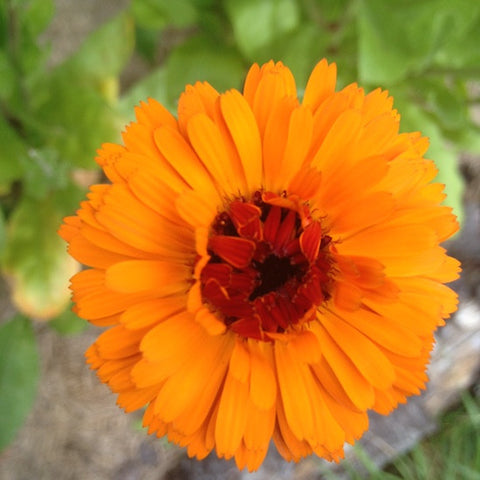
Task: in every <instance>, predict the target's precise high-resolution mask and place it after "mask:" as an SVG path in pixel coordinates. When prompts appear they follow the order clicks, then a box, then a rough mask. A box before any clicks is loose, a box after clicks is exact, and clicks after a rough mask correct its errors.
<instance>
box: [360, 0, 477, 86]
mask: <svg viewBox="0 0 480 480" xmlns="http://www.w3.org/2000/svg"><path fill="white" fill-rule="evenodd" d="M359 7H360V8H359V15H358V21H359V35H360V37H359V57H358V62H359V75H360V81H361V82H362V83H368V84H380V83H384V84H389V85H390V84H392V83H397V82H399V81H401V80H402V79H404V78H406V77H407V75H410V74H413V75H420V74H421V73H422V72H424V71H428V70H430V71H435V69H436V68H437V67H439V66H442V67H444V68H446V69H448V71H449V72H452V71H453V70H454V69H462V68H467V67H472V68H474V69H475V70H476V71H477V73H480V69H479V68H478V65H479V62H480V49H479V48H478V45H479V42H480V3H479V2H472V1H471V0H458V1H456V2H450V1H449V0H415V1H412V0H406V1H403V2H386V1H384V0H362V1H361V2H360V4H359Z"/></svg>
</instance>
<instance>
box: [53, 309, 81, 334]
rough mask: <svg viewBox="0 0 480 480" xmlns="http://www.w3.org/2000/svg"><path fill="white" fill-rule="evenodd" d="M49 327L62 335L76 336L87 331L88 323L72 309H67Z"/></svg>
mask: <svg viewBox="0 0 480 480" xmlns="http://www.w3.org/2000/svg"><path fill="white" fill-rule="evenodd" d="M48 325H49V326H50V327H52V328H53V329H54V330H56V331H57V332H58V333H61V334H62V335H74V334H76V333H82V332H83V331H85V329H86V328H87V327H88V322H86V321H85V320H82V319H81V318H79V317H78V316H77V315H75V313H73V312H72V310H71V308H67V309H66V310H65V311H64V312H62V313H61V314H60V315H59V316H58V317H56V318H54V319H53V320H51V321H50V322H48Z"/></svg>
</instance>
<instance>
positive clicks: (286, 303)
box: [200, 191, 331, 340]
mask: <svg viewBox="0 0 480 480" xmlns="http://www.w3.org/2000/svg"><path fill="white" fill-rule="evenodd" d="M330 240H331V238H330V237H329V236H328V235H324V234H323V233H322V228H321V225H320V222H319V221H318V220H313V219H312V217H311V215H310V210H309V208H308V206H307V205H306V204H304V203H302V202H300V200H299V199H298V198H297V197H294V196H287V195H286V194H284V195H282V196H278V195H275V194H272V193H269V192H263V193H262V192H260V191H257V192H255V194H254V195H253V196H252V199H251V200H250V201H246V200H245V199H236V200H233V201H232V202H231V203H230V204H229V206H228V209H227V210H226V211H224V212H222V213H219V214H218V215H217V216H216V217H215V220H214V222H213V224H212V226H211V232H210V238H209V242H208V253H209V255H210V256H211V258H210V261H209V262H208V263H207V265H206V266H205V267H204V268H203V270H202V274H201V278H200V280H201V283H202V297H203V301H204V302H205V303H206V304H207V305H209V307H210V308H211V309H212V310H213V311H214V312H216V313H217V314H218V315H219V317H220V318H222V320H223V321H224V322H225V324H226V325H227V327H228V328H230V329H231V330H233V331H234V332H236V333H238V334H240V335H242V336H244V337H249V338H256V339H260V340H270V339H271V337H269V334H275V333H282V332H285V331H286V330H288V329H289V327H292V326H295V325H298V324H301V323H303V322H305V321H309V320H311V319H312V318H313V317H314V315H315V310H316V307H318V306H319V305H320V304H321V303H322V302H324V301H325V300H327V299H328V298H329V284H330V275H329V273H330V269H331V263H330V255H329V247H330Z"/></svg>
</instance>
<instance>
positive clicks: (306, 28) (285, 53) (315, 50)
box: [273, 23, 329, 89]
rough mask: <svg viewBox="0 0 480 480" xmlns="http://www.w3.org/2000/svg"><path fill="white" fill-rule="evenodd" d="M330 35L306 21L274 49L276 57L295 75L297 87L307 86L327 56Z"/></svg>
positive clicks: (277, 43) (281, 40) (282, 39)
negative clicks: (311, 75) (316, 67)
mask: <svg viewBox="0 0 480 480" xmlns="http://www.w3.org/2000/svg"><path fill="white" fill-rule="evenodd" d="M328 45H329V35H328V33H327V32H326V31H324V30H322V29H319V28H318V27H317V26H316V25H314V24H311V23H304V24H302V25H301V27H300V28H298V29H296V30H295V31H294V32H291V33H290V34H288V35H286V36H285V37H283V38H281V39H280V40H279V41H278V42H276V44H275V48H274V49H273V51H274V53H275V59H276V60H281V61H283V62H284V63H285V65H287V66H288V67H289V68H290V69H291V71H292V73H293V75H294V77H295V81H296V84H297V88H299V89H303V88H305V86H306V83H307V80H308V77H309V76H310V73H311V72H312V70H313V68H314V67H315V65H316V64H317V62H319V61H320V60H321V59H322V58H323V57H325V56H326V53H327V48H328Z"/></svg>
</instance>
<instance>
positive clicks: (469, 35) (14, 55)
mask: <svg viewBox="0 0 480 480" xmlns="http://www.w3.org/2000/svg"><path fill="white" fill-rule="evenodd" d="M54 14H55V8H54V2H53V0H1V1H0V145H1V147H0V266H1V270H2V273H3V275H4V276H5V277H6V278H7V279H8V281H9V284H10V287H11V291H12V299H13V301H14V303H15V306H16V307H17V309H18V310H19V311H20V312H22V314H23V315H25V316H27V317H29V318H31V319H36V320H37V319H44V320H47V319H51V322H50V325H51V326H52V328H54V329H56V330H57V331H58V332H61V333H76V332H78V331H80V330H81V329H82V325H83V323H82V322H78V321H75V316H74V315H73V314H72V313H71V312H70V309H69V308H70V302H69V292H68V289H67V283H68V282H67V279H68V277H69V276H70V275H71V274H72V273H73V272H75V271H76V270H77V269H78V268H80V267H79V265H77V264H76V263H74V262H72V260H71V258H70V257H69V256H68V255H67V253H66V251H65V246H64V245H63V243H62V242H61V241H60V240H59V239H58V237H57V235H56V229H57V228H58V226H59V225H60V222H61V219H62V217H63V216H65V215H67V214H70V213H73V211H74V210H75V208H76V206H77V205H78V202H79V201H80V199H81V198H82V197H83V196H84V194H85V191H86V187H87V185H88V183H91V181H92V180H91V179H92V173H93V179H95V176H96V177H97V178H99V173H98V168H97V166H96V164H95V162H94V156H95V150H96V149H97V148H99V146H100V145H101V143H102V142H107V141H120V132H121V129H122V127H123V125H125V123H126V122H127V121H128V120H131V119H132V116H133V109H134V106H135V105H137V104H138V103H139V101H141V100H145V99H146V98H147V97H154V98H156V99H157V100H159V101H160V102H162V103H163V104H165V105H166V106H167V108H169V109H170V110H172V111H175V108H176V101H177V99H178V96H179V94H180V92H181V91H182V90H183V88H184V86H185V84H187V83H194V82H195V81H197V80H201V81H208V82H210V83H211V84H212V85H213V86H215V87H216V88H217V89H218V90H220V91H222V90H225V89H227V88H231V87H236V88H241V85H242V81H243V78H244V75H245V73H246V71H247V69H248V67H249V65H250V64H251V63H252V62H258V63H261V62H265V61H267V60H269V59H271V58H273V59H275V60H281V61H283V62H284V63H285V64H287V65H288V66H289V67H290V68H291V69H292V71H293V73H294V75H295V77H296V79H297V85H298V89H299V93H300V95H301V94H302V89H303V87H304V85H305V84H306V81H307V78H308V75H309V73H310V71H311V70H312V68H313V66H314V65H315V64H316V63H317V61H318V60H319V59H321V58H322V57H327V59H328V60H329V61H335V62H337V64H338V72H339V85H340V87H341V86H345V85H346V84H348V83H351V82H354V81H358V82H359V84H360V85H362V86H364V87H365V88H366V90H371V89H374V88H376V87H378V86H381V87H382V88H386V89H388V90H389V91H390V92H391V93H392V95H393V96H394V98H395V105H396V107H397V108H398V109H399V111H400V112H401V113H402V128H403V130H410V131H411V130H420V131H422V132H423V133H424V134H426V135H428V136H429V137H430V139H431V147H430V150H429V156H430V157H431V158H433V159H435V161H436V162H437V165H438V167H439V170H440V173H439V179H440V180H441V181H443V182H444V183H446V186H447V187H446V189H447V193H448V202H449V204H450V205H451V206H453V207H454V209H455V212H456V213H457V214H458V215H459V216H460V217H461V213H462V209H461V193H462V184H461V181H460V177H459V175H458V171H457V157H458V153H459V152H460V151H467V152H471V153H480V135H479V126H478V125H476V124H475V123H474V122H473V121H472V116H471V112H472V108H473V107H474V106H475V105H478V103H479V101H480V97H479V94H478V91H479V88H478V81H479V80H480V49H479V48H478V45H479V44H480V2H472V1H471V0H457V1H456V2H450V1H449V0H392V1H389V2H386V1H384V0H242V1H238V0H176V1H170V0H134V1H132V2H131V3H130V5H129V6H128V8H126V9H125V10H124V11H121V12H120V13H119V14H118V15H117V16H115V17H114V18H112V19H111V20H109V21H108V22H106V23H105V24H104V25H102V26H101V27H100V28H99V29H97V30H96V31H94V32H93V33H92V34H90V35H89V36H88V37H87V38H86V40H85V41H84V43H83V44H82V45H81V47H80V48H79V49H78V51H77V52H76V53H74V54H73V55H71V56H70V57H68V58H66V59H65V60H64V61H63V62H62V63H60V64H59V65H56V66H53V67H52V66H51V65H50V64H49V58H50V46H49V44H48V43H47V42H46V41H45V36H44V35H43V34H44V31H45V30H46V29H47V27H48V25H49V23H50V21H51V19H52V18H53V15H54ZM132 56H135V57H136V59H137V60H136V61H137V64H138V61H139V60H138V59H140V63H141V64H142V66H143V67H142V69H140V71H141V72H142V73H141V75H136V76H135V75H133V76H132V69H130V71H129V75H128V77H127V76H124V72H125V67H126V66H127V65H128V63H129V61H130V60H131V59H132ZM133 73H134V74H135V71H133ZM126 78H128V81H126ZM475 86H476V88H475ZM93 181H94V180H93ZM26 322H27V320H26V319H25V317H18V318H15V319H13V320H11V321H10V322H9V323H7V324H5V325H4V326H3V327H2V329H1V330H0V344H1V343H2V342H3V344H6V343H5V342H6V340H5V338H6V336H10V335H13V334H14V335H16V336H17V337H18V339H17V340H18V341H19V342H20V343H21V342H24V344H25V345H27V344H28V342H31V341H32V338H33V336H32V330H31V328H30V327H27V326H26V325H27V324H28V322H27V323H26ZM15 324H18V325H17V326H14V325H15ZM19 325H20V326H19ZM12 332H14V333H13V334H12ZM24 350H28V348H27V347H22V348H19V349H18V351H15V350H11V349H10V350H9V351H8V352H7V353H6V354H5V355H12V356H15V355H23V353H22V352H23V351H24ZM28 355H30V357H31V358H33V354H31V352H30V353H28ZM2 361H4V362H5V361H7V360H6V357H5V356H2ZM8 361H9V362H10V361H11V362H13V363H12V365H17V364H16V363H15V362H16V361H17V360H10V359H8ZM1 368H2V367H1V365H0V372H3V370H1ZM2 374H4V375H7V376H8V375H11V373H9V372H8V371H7V370H5V372H3V373H2ZM24 380H25V381H24V382H23V384H22V385H20V383H19V384H18V388H19V389H21V388H23V389H24V390H23V392H24V393H23V394H24V396H25V397H24V398H25V403H23V404H22V405H23V406H22V407H20V406H19V410H18V411H19V412H24V413H25V412H26V411H27V408H26V407H25V405H26V404H27V403H28V402H31V399H32V398H33V397H32V395H33V394H34V389H32V388H31V385H28V382H29V381H31V382H34V381H35V379H34V378H33V376H32V378H31V379H30V380H29V379H28V376H25V378H24ZM32 384H33V383H32ZM2 385H3V384H2ZM4 395H5V391H3V389H2V396H4ZM29 399H30V400H29ZM9 401H10V402H14V397H11V399H10V400H9ZM2 408H3V404H2ZM0 413H3V412H0ZM24 413H19V414H18V415H19V416H18V418H20V417H21V416H22V415H23V414H24ZM2 418H3V415H2ZM16 418H17V417H16ZM19 424H20V422H19V421H17V420H15V421H13V423H12V425H17V426H18V425H19ZM14 428H16V427H14V426H12V429H14ZM12 431H13V430H12ZM8 435H10V434H8ZM5 438H6V437H5ZM8 438H11V436H9V437H8ZM4 441H5V442H6V441H7V440H4ZM0 445H4V443H0Z"/></svg>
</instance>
